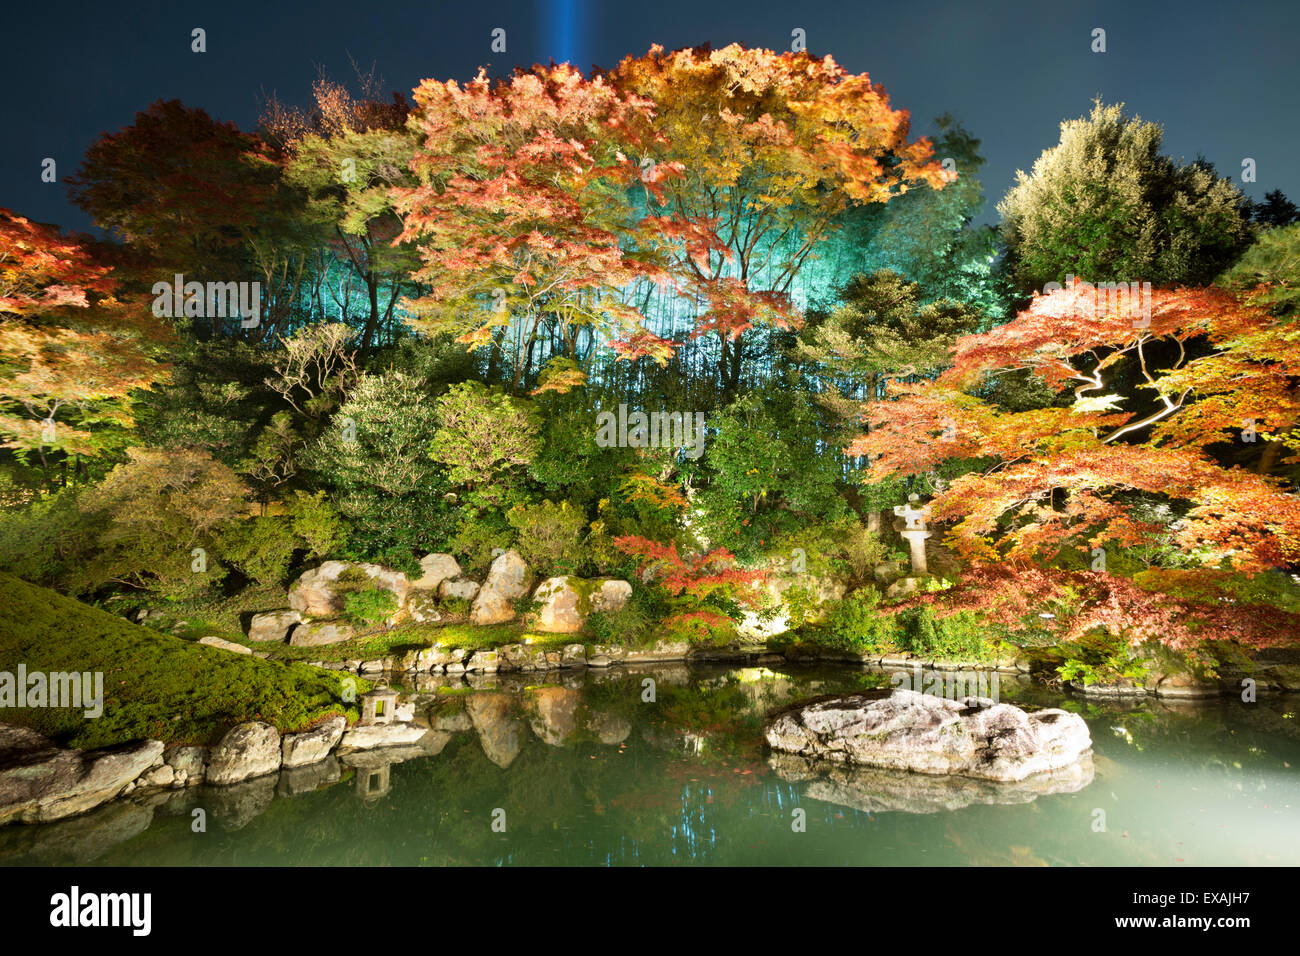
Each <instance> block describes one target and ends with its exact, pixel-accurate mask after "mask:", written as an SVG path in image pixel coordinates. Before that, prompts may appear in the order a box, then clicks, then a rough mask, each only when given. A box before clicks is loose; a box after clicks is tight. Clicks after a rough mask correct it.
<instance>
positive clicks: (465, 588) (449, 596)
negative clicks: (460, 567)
mask: <svg viewBox="0 0 1300 956" xmlns="http://www.w3.org/2000/svg"><path fill="white" fill-rule="evenodd" d="M477 596H478V582H477V581H471V580H470V579H469V578H455V579H454V580H451V581H443V582H442V584H440V585H438V597H440V598H442V599H443V600H444V601H455V600H459V601H472V600H474V598H475V597H477Z"/></svg>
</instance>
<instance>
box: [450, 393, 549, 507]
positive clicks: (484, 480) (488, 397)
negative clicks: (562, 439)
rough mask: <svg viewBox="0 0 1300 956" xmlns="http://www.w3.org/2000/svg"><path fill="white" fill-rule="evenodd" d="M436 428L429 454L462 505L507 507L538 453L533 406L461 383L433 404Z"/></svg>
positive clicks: (538, 421) (508, 396)
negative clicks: (444, 472) (457, 492)
mask: <svg viewBox="0 0 1300 956" xmlns="http://www.w3.org/2000/svg"><path fill="white" fill-rule="evenodd" d="M437 425H438V428H437V434H436V435H435V436H434V438H433V439H432V441H430V442H429V443H428V452H429V455H430V456H431V457H432V458H433V460H434V461H436V462H439V463H440V464H442V465H443V466H444V467H445V468H446V469H447V477H448V479H449V480H450V481H451V483H452V484H453V485H454V486H456V487H458V488H460V489H462V496H463V500H464V501H465V502H466V503H467V504H468V505H470V506H471V507H473V508H478V509H485V508H490V507H499V506H501V505H502V504H504V503H506V502H507V500H508V499H509V498H510V492H511V491H512V490H514V489H516V488H518V487H519V484H520V482H521V480H522V478H523V475H524V471H523V469H524V468H525V467H526V466H527V465H528V464H529V463H530V462H532V460H533V458H534V457H535V456H536V454H537V449H538V445H539V442H538V437H537V435H538V432H539V430H540V427H541V421H540V419H539V417H538V415H537V412H536V409H535V407H534V406H533V403H532V402H528V401H525V400H522V399H517V398H513V397H511V396H510V395H507V394H506V393H505V391H503V390H502V389H500V388H497V387H492V388H489V387H487V386H486V385H482V384H480V383H479V382H461V383H460V384H459V385H453V386H452V387H451V388H450V389H448V390H447V393H446V394H445V395H443V396H442V397H440V398H439V399H438V403H437Z"/></svg>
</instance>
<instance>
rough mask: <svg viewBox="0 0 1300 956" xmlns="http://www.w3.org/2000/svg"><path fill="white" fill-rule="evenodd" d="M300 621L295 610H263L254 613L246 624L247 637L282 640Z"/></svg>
mask: <svg viewBox="0 0 1300 956" xmlns="http://www.w3.org/2000/svg"><path fill="white" fill-rule="evenodd" d="M301 623H302V615H301V614H299V613H298V612H297V611H292V610H284V611H265V612H263V613H262V614H254V615H253V619H252V621H250V622H249V625H248V639H249V640H250V641H259V642H269V641H274V642H283V641H284V639H285V638H286V637H287V636H288V634H289V631H291V630H292V629H293V627H294V625H295V624H301Z"/></svg>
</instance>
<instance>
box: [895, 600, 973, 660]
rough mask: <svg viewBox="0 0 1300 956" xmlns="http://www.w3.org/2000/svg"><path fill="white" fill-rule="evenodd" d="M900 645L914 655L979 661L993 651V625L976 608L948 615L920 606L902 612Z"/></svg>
mask: <svg viewBox="0 0 1300 956" xmlns="http://www.w3.org/2000/svg"><path fill="white" fill-rule="evenodd" d="M898 623H899V624H900V626H901V627H900V632H899V637H898V643H899V645H900V646H901V647H902V648H903V649H904V650H907V651H910V652H912V653H913V654H933V655H935V656H938V657H947V658H957V659H968V660H970V659H973V660H979V659H981V658H984V657H987V656H988V654H989V652H990V647H989V642H988V640H987V635H988V632H989V625H988V624H987V623H986V622H984V621H982V620H980V618H979V616H978V615H977V614H976V613H975V612H973V611H957V612H955V613H953V614H949V615H947V616H945V617H940V616H939V615H937V614H936V613H935V610H934V608H933V607H931V606H930V605H928V604H923V605H921V606H920V607H916V608H911V609H909V610H906V611H901V612H899V614H898Z"/></svg>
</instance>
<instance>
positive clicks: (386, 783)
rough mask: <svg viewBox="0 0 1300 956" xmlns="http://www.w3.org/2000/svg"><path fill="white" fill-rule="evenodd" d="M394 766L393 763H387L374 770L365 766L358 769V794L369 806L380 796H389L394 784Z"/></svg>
mask: <svg viewBox="0 0 1300 956" xmlns="http://www.w3.org/2000/svg"><path fill="white" fill-rule="evenodd" d="M392 767H393V765H392V764H391V763H386V764H384V765H383V766H381V767H375V768H374V769H373V770H368V769H365V768H363V767H359V768H358V769H357V796H359V797H360V798H361V800H362V802H363V803H365V804H366V805H367V806H370V805H373V804H374V803H375V802H376V801H377V800H379V798H380V797H383V796H387V794H388V791H389V789H390V787H391V786H392V777H391V773H392Z"/></svg>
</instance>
